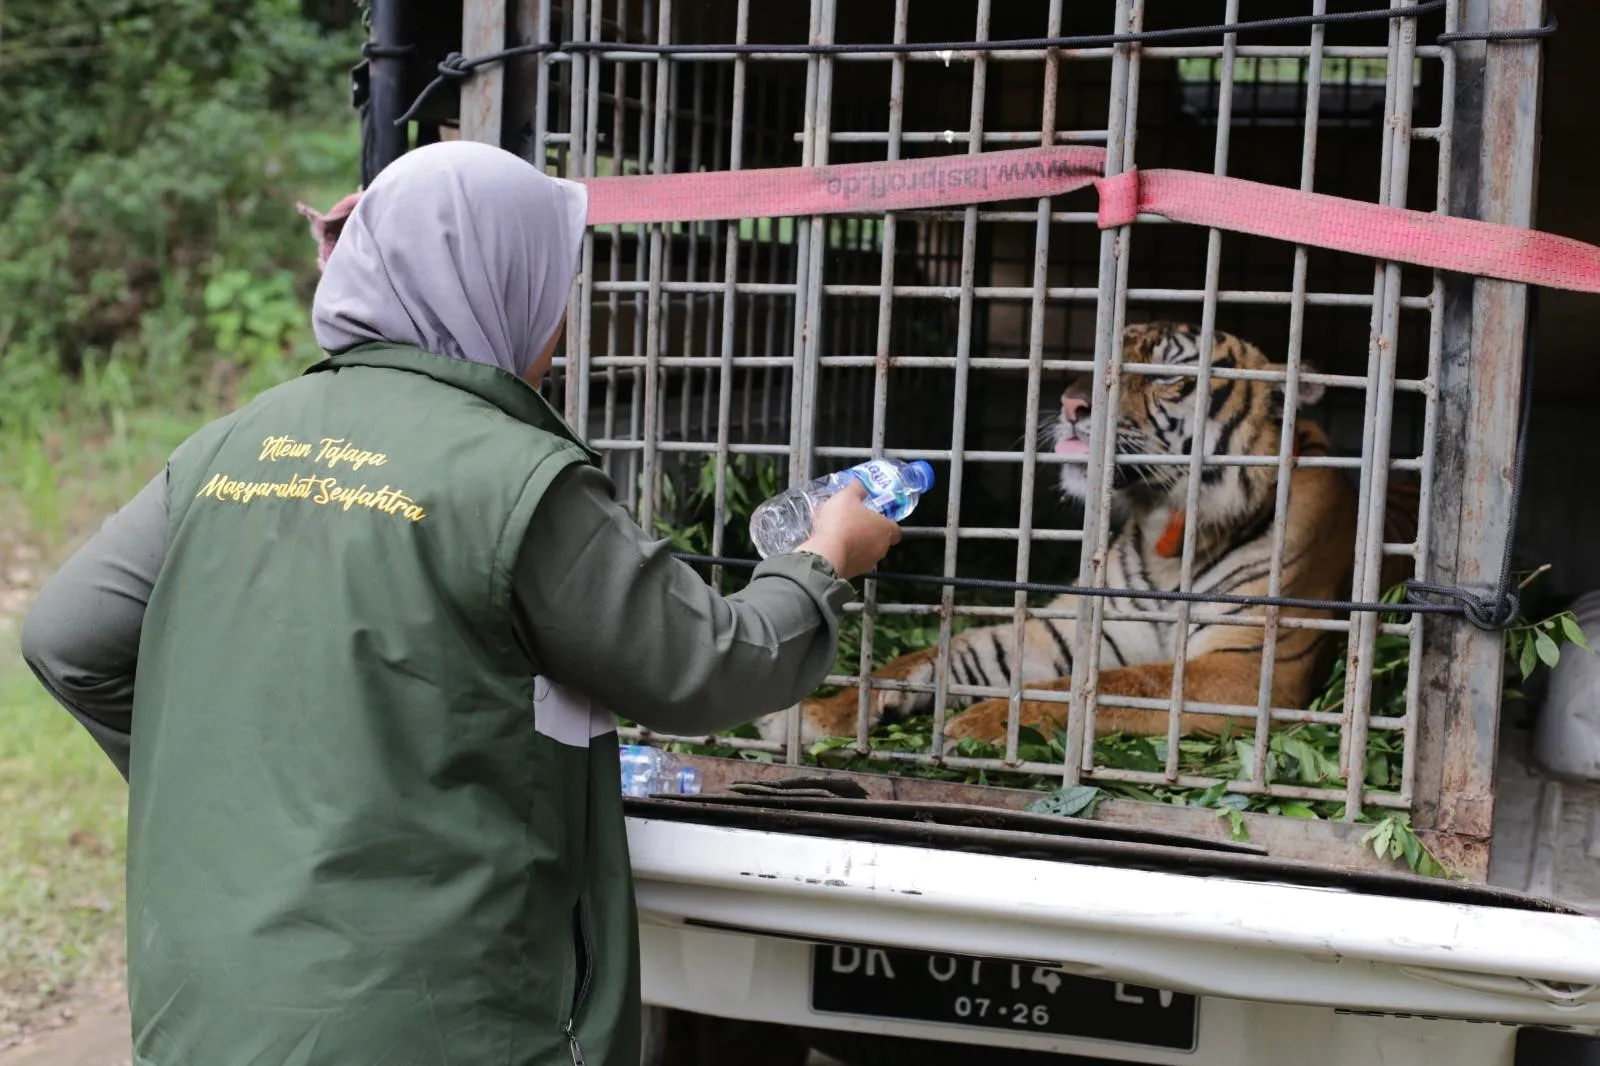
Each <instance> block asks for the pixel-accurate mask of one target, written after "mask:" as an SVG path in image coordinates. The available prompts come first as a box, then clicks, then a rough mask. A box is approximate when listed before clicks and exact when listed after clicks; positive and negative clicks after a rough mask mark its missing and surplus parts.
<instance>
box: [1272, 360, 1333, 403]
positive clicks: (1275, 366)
mask: <svg viewBox="0 0 1600 1066" xmlns="http://www.w3.org/2000/svg"><path fill="white" fill-rule="evenodd" d="M1267 369H1268V370H1271V371H1273V372H1275V373H1278V374H1282V373H1284V372H1286V371H1287V370H1288V369H1289V368H1288V366H1287V365H1286V364H1284V363H1268V364H1267ZM1316 372H1317V368H1316V367H1314V366H1312V365H1311V364H1310V363H1307V362H1305V361H1304V360H1301V362H1300V373H1301V374H1314V373H1316ZM1287 384H1288V383H1287V382H1283V381H1275V382H1273V383H1272V391H1274V392H1276V393H1277V394H1278V395H1280V396H1281V395H1283V391H1284V386H1285V385H1287ZM1323 391H1324V390H1323V387H1322V383H1321V382H1319V381H1306V380H1305V379H1304V378H1302V379H1301V381H1300V389H1299V393H1300V402H1299V403H1298V404H1297V405H1296V406H1297V407H1311V406H1314V405H1315V404H1318V403H1321V402H1322V394H1323Z"/></svg>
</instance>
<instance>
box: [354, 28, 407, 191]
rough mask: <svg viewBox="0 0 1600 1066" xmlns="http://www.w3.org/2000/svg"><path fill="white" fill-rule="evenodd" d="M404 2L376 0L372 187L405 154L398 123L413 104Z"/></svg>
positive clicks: (370, 55) (371, 55) (370, 111)
mask: <svg viewBox="0 0 1600 1066" xmlns="http://www.w3.org/2000/svg"><path fill="white" fill-rule="evenodd" d="M404 7H405V2H404V0H372V41H371V46H370V47H369V48H368V49H367V63H368V70H369V79H370V86H371V88H370V90H369V96H368V101H369V102H368V104H367V122H366V127H367V128H366V130H365V131H364V134H365V136H366V137H368V138H370V143H369V144H368V145H367V150H366V152H365V153H363V154H364V155H365V156H366V157H367V158H366V162H367V167H366V168H364V169H368V170H370V173H368V174H365V175H363V180H364V181H365V182H366V183H367V184H370V183H371V182H372V179H373V178H375V177H377V176H378V174H379V172H381V171H382V170H383V168H384V167H386V166H388V165H389V164H390V163H393V162H394V161H395V160H396V159H399V158H400V157H401V156H402V155H404V154H405V151H406V145H407V131H406V129H405V127H402V126H396V125H395V123H394V120H395V119H397V118H399V117H400V116H401V115H403V114H405V112H406V107H407V106H409V101H407V100H405V99H404V98H403V96H404V92H405V69H406V66H405V59H404V49H405V45H406V41H405V40H404V36H405V19H404V17H403V15H404V11H403V9H404Z"/></svg>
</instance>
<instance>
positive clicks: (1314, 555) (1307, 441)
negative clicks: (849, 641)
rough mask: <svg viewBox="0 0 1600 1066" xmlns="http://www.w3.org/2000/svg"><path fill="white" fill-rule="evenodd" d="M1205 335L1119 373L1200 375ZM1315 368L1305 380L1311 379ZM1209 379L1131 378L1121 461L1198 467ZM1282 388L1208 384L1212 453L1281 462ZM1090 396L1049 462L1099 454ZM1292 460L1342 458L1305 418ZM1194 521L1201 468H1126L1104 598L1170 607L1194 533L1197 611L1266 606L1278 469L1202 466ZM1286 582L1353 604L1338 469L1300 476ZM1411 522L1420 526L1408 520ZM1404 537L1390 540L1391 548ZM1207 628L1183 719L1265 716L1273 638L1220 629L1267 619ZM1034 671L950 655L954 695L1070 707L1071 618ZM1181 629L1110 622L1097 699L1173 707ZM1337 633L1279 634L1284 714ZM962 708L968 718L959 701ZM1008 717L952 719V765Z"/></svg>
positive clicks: (1127, 730)
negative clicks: (1016, 682) (1158, 592)
mask: <svg viewBox="0 0 1600 1066" xmlns="http://www.w3.org/2000/svg"><path fill="white" fill-rule="evenodd" d="M1201 341H1202V334H1201V331H1200V330H1199V329H1198V328H1197V327H1195V326H1193V325H1190V324H1187V323H1175V322H1154V323H1147V324H1139V325H1132V326H1129V327H1128V328H1127V329H1126V331H1125V333H1124V337H1123V351H1122V358H1123V362H1124V364H1151V365H1156V366H1168V367H1173V368H1179V367H1193V366H1195V365H1196V364H1198V363H1199V361H1200V357H1201ZM1211 365H1212V367H1214V368H1216V369H1221V370H1243V371H1271V372H1277V373H1282V372H1283V371H1284V370H1285V367H1284V365H1283V364H1280V363H1274V362H1272V361H1270V360H1269V359H1268V358H1267V356H1266V355H1265V354H1263V352H1262V351H1261V349H1260V348H1258V347H1257V346H1256V345H1254V344H1252V343H1250V342H1248V341H1245V340H1241V339H1240V338H1238V337H1236V336H1233V335H1232V334H1229V333H1224V332H1220V331H1216V332H1214V333H1213V340H1212V363H1211ZM1308 369H1309V368H1308ZM1197 386H1198V379H1197V377H1196V376H1195V375H1194V374H1193V373H1192V372H1191V373H1188V374H1181V373H1175V374H1171V375H1164V374H1160V373H1159V372H1145V373H1130V374H1126V375H1124V376H1123V377H1122V387H1121V391H1120V404H1119V407H1118V414H1117V418H1116V419H1115V421H1114V426H1115V433H1116V440H1115V450H1116V451H1117V452H1118V453H1119V454H1123V455H1131V454H1144V455H1175V456H1176V455H1187V453H1188V452H1189V450H1190V441H1191V438H1192V437H1193V436H1194V433H1195V431H1194V421H1195V418H1194V415H1195V398H1194V392H1195V389H1196V387H1197ZM1284 388H1285V382H1284V381H1283V380H1282V379H1280V380H1277V381H1268V380H1258V379H1255V378H1239V377H1223V378H1212V379H1211V380H1210V402H1209V404H1208V405H1207V410H1206V413H1205V431H1204V434H1203V436H1202V438H1201V439H1202V442H1203V448H1204V455H1205V456H1206V457H1217V456H1269V457H1274V458H1275V457H1276V456H1277V455H1278V451H1279V445H1280V441H1281V434H1282V423H1283V409H1284ZM1297 392H1298V401H1299V406H1300V407H1302V408H1304V407H1309V406H1311V405H1313V404H1316V403H1317V402H1318V401H1320V400H1321V398H1322V394H1323V389H1322V386H1321V385H1320V384H1319V383H1316V382H1310V381H1307V380H1305V379H1304V378H1301V379H1300V380H1299V382H1298V390H1297ZM1090 404H1091V379H1090V378H1089V377H1087V376H1079V377H1078V378H1077V379H1075V380H1073V381H1071V382H1069V383H1068V385H1067V387H1066V389H1065V391H1063V392H1062V394H1061V399H1060V413H1059V415H1057V416H1054V417H1053V418H1052V419H1051V421H1050V423H1049V424H1048V425H1047V426H1046V428H1045V430H1044V432H1043V433H1042V434H1041V438H1042V439H1041V441H1040V442H1039V446H1040V447H1044V446H1046V445H1048V446H1049V447H1050V448H1051V450H1052V451H1053V452H1054V453H1055V454H1057V455H1061V456H1065V457H1068V458H1069V459H1072V458H1075V457H1083V456H1087V455H1088V454H1089V450H1090V445H1091V443H1092V442H1091V440H1090V437H1089V425H1090V415H1091V413H1092V411H1091V406H1090ZM1294 432H1295V439H1294V442H1293V449H1292V451H1293V454H1294V455H1295V456H1298V457H1301V458H1310V457H1314V456H1326V455H1329V454H1331V451H1330V445H1329V440H1328V436H1327V434H1326V432H1325V431H1324V430H1323V429H1322V427H1321V426H1319V425H1318V424H1317V423H1316V422H1314V421H1311V420H1310V419H1306V418H1297V419H1296V422H1295V428H1294ZM1059 469H1060V475H1059V479H1060V481H1059V489H1060V492H1061V494H1062V495H1063V496H1064V497H1067V498H1069V499H1072V498H1076V499H1078V500H1083V499H1085V498H1086V497H1087V495H1088V491H1089V479H1088V468H1087V466H1086V465H1085V464H1084V463H1082V462H1065V463H1062V464H1061V466H1060V468H1059ZM1200 476H1201V484H1200V490H1199V493H1198V496H1197V501H1198V507H1197V508H1196V511H1195V513H1194V514H1187V513H1186V512H1185V504H1186V502H1187V495H1188V487H1189V466H1188V464H1187V463H1182V464H1148V465H1128V464H1117V465H1116V466H1114V467H1113V475H1112V484H1111V492H1112V495H1111V502H1112V510H1111V515H1110V523H1111V526H1110V530H1111V532H1110V535H1109V537H1108V544H1107V550H1106V557H1105V559H1106V562H1105V584H1106V586H1107V587H1109V588H1125V589H1133V590H1138V589H1163V590H1175V589H1177V588H1178V586H1179V577H1180V571H1181V569H1182V554H1183V541H1184V535H1185V527H1186V526H1193V527H1194V529H1193V537H1194V557H1193V571H1192V578H1193V580H1192V582H1191V586H1190V587H1191V589H1192V590H1193V591H1194V592H1196V593H1199V594H1202V595H1206V594H1216V595H1232V596H1260V595H1266V594H1267V593H1268V591H1269V589H1268V581H1269V569H1270V560H1271V556H1272V542H1273V519H1274V513H1275V510H1276V498H1277V488H1278V467H1277V464H1276V463H1273V464H1262V465H1236V466H1212V465H1206V466H1203V468H1202V470H1201V475H1200ZM1289 478H1290V481H1289V496H1288V506H1287V513H1286V519H1285V530H1284V544H1283V556H1282V559H1283V562H1282V583H1281V586H1280V591H1279V595H1281V596H1284V597H1290V598H1295V599H1302V600H1338V599H1345V598H1347V597H1348V595H1349V590H1350V585H1351V574H1352V571H1353V569H1354V557H1355V541H1356V525H1357V515H1358V508H1357V497H1356V492H1355V488H1354V486H1353V485H1352V483H1351V480H1350V478H1349V477H1348V476H1347V475H1346V474H1345V473H1344V472H1343V471H1341V470H1339V469H1337V468H1334V467H1327V466H1312V467H1307V466H1303V465H1295V466H1293V467H1291V471H1290V474H1289ZM1416 500H1417V497H1416V494H1415V488H1414V486H1413V485H1411V484H1408V483H1406V482H1404V481H1403V480H1397V481H1396V482H1395V483H1394V485H1393V487H1392V489H1391V491H1390V494H1389V500H1388V501H1387V502H1386V512H1385V521H1386V532H1385V538H1386V539H1388V540H1390V542H1391V543H1393V542H1394V540H1395V539H1399V540H1404V539H1405V538H1406V537H1407V536H1408V535H1409V537H1410V538H1412V539H1414V538H1415V529H1416V522H1415V508H1416ZM1408 511H1409V515H1410V517H1409V518H1408ZM1391 538H1392V539H1391ZM1408 566H1409V560H1407V559H1405V558H1404V557H1399V558H1391V559H1389V560H1386V565H1385V573H1384V575H1383V583H1384V587H1385V588H1388V587H1390V585H1391V584H1392V583H1394V582H1395V581H1397V580H1399V579H1400V578H1401V577H1403V576H1405V574H1406V573H1407V567H1408ZM1077 604H1078V601H1077V597H1076V596H1073V595H1070V594H1069V595H1062V596H1060V597H1058V598H1057V599H1055V600H1054V601H1053V602H1052V603H1051V604H1050V607H1051V608H1053V609H1056V610H1071V609H1073V608H1074V607H1075V606H1077ZM1105 608H1106V614H1107V615H1108V616H1111V615H1126V614H1127V613H1128V612H1133V611H1143V612H1150V611H1167V612H1171V611H1173V610H1175V609H1176V608H1177V604H1175V603H1173V602H1171V601H1160V600H1154V599H1150V598H1146V597H1141V596H1139V595H1138V594H1137V593H1136V592H1135V593H1133V594H1131V595H1127V596H1113V597H1109V598H1107V599H1106V600H1105ZM1195 609H1196V610H1198V611H1204V612H1205V613H1206V614H1207V615H1208V616H1209V617H1208V618H1205V619H1201V620H1197V621H1193V622H1191V623H1190V625H1189V627H1188V630H1189V638H1188V643H1187V645H1186V647H1185V649H1184V670H1183V690H1182V696H1183V699H1184V701H1185V702H1186V703H1210V704H1226V705H1233V706H1240V707H1254V706H1255V705H1256V703H1257V699H1258V695H1259V686H1260V678H1261V661H1262V653H1263V650H1264V649H1263V640H1264V636H1265V630H1264V629H1263V628H1262V627H1261V626H1259V625H1254V626H1251V625H1245V626H1240V625H1228V624H1223V623H1220V622H1217V621H1213V620H1211V619H1212V618H1216V617H1218V616H1240V617H1243V616H1252V617H1260V616H1262V614H1263V613H1264V611H1263V609H1262V608H1260V607H1246V606H1242V605H1229V604H1203V603H1202V604H1196V606H1195ZM1280 617H1285V618H1307V619H1310V618H1331V617H1333V612H1332V611H1331V610H1314V609H1307V608H1283V609H1282V610H1281V614H1280ZM1024 627H1025V628H1024V632H1023V637H1022V654H1021V657H1020V659H1019V658H1017V656H1016V648H1017V642H1016V628H1015V625H1014V624H1012V623H1007V624H1001V625H989V626H982V627H976V628H971V629H966V630H964V631H962V632H960V633H957V634H955V635H954V636H953V637H952V638H951V640H950V653H949V676H950V679H951V680H952V681H953V682H955V683H957V684H961V685H966V686H974V687H978V686H988V687H996V688H1005V687H1008V686H1009V685H1010V684H1011V681H1012V678H1013V677H1014V676H1015V675H1017V674H1020V675H1021V680H1022V685H1023V687H1025V688H1028V689H1033V690H1043V691H1056V692H1065V691H1068V690H1070V688H1071V686H1072V673H1073V656H1074V651H1075V649H1076V635H1077V622H1076V621H1075V620H1073V619H1058V618H1048V619H1039V618H1033V619H1029V620H1028V621H1026V622H1025V623H1024ZM1176 629H1177V626H1176V624H1175V623H1172V622H1165V621H1160V622H1158V621H1147V620H1130V619H1127V618H1125V617H1115V618H1113V617H1107V618H1106V620H1105V622H1104V625H1103V630H1102V639H1101V644H1100V673H1099V685H1098V688H1099V691H1100V692H1101V693H1102V694H1104V695H1107V696H1114V697H1115V696H1120V697H1144V698H1155V699H1163V700H1164V699H1168V698H1170V696H1171V694H1172V688H1173V677H1174V672H1175V664H1174V661H1173V660H1174V656H1175V655H1176V653H1177V648H1176V643H1177V641H1176V635H1175V634H1176ZM1330 636H1331V634H1330V632H1329V631H1328V630H1324V629H1313V628H1290V627H1285V628H1281V629H1279V631H1278V637H1277V647H1276V652H1275V662H1276V665H1275V667H1274V669H1273V671H1272V688H1271V693H1270V700H1271V703H1272V706H1274V707H1304V706H1306V704H1307V702H1308V701H1309V700H1310V697H1311V694H1312V688H1313V685H1314V684H1315V682H1316V681H1317V680H1318V679H1319V677H1320V676H1321V675H1322V674H1323V673H1325V671H1326V667H1327V658H1328V655H1327V653H1328V652H1330V651H1332V650H1333V649H1332V641H1331V640H1329V639H1328V638H1329V637H1330ZM936 654H937V649H936V648H925V649H922V650H919V651H915V652H911V653H908V654H905V655H902V656H900V657H899V658H897V659H894V660H893V661H891V662H889V663H887V664H886V665H884V666H883V667H881V668H879V669H878V670H876V671H875V672H874V673H873V674H872V676H873V677H874V678H878V679H885V680H898V681H905V682H910V683H913V684H923V685H928V684H931V683H932V681H933V679H934V671H935V668H936V662H935V657H936ZM952 702H953V703H954V704H955V705H956V706H959V705H960V703H961V702H962V701H960V700H953V701H952ZM931 703H932V697H931V695H930V694H929V693H927V692H910V691H889V690H874V692H873V693H872V695H871V697H870V698H869V701H868V708H869V715H870V724H871V725H877V724H879V723H888V722H894V721H898V720H902V719H904V718H906V717H909V716H911V715H916V714H922V713H926V712H927V711H928V710H930V709H931V707H930V705H931ZM858 707H859V696H858V693H857V691H856V690H855V689H853V688H847V689H844V690H843V691H840V692H838V693H837V694H835V695H833V696H831V697H826V698H821V699H809V700H806V701H804V702H803V703H802V704H801V708H800V717H801V729H802V732H801V740H802V743H805V744H811V743H814V742H815V741H816V740H818V739H820V738H822V737H825V736H849V735H853V734H854V732H855V727H856V719H857V715H858ZM1008 709H1009V708H1008V701H1007V700H1005V699H986V700H982V701H980V702H977V703H975V704H973V705H972V706H970V707H968V708H967V709H966V710H964V711H962V712H960V713H959V714H957V715H956V716H954V717H953V718H952V719H951V720H950V721H949V722H948V723H947V725H946V728H945V739H946V754H949V753H950V752H951V751H953V750H954V749H955V748H956V747H957V746H958V745H959V744H960V742H961V740H962V739H963V738H966V737H972V738H974V739H976V740H979V741H985V742H989V743H996V742H999V741H1000V740H1001V739H1002V738H1003V737H1004V736H1005V732H1006V727H1007V716H1008ZM1066 714H1067V704H1065V703H1061V702H1045V701H1040V700H1024V701H1022V704H1021V718H1020V720H1021V724H1022V725H1025V726H1030V727H1033V728H1035V729H1039V728H1044V727H1058V728H1059V727H1062V726H1064V724H1065V723H1064V718H1065V716H1066ZM1227 721H1228V718H1227V716H1225V715H1221V714H1214V713H1193V712H1191V713H1184V714H1182V715H1181V717H1180V730H1181V731H1182V732H1183V733H1184V734H1189V735H1212V736H1214V735H1217V734H1218V733H1220V732H1221V731H1222V730H1223V728H1224V726H1225V724H1226V722H1227ZM1167 726H1168V714H1167V712H1166V711H1164V710H1147V709H1138V708H1129V707H1111V706H1107V707H1100V708H1098V709H1097V711H1096V714H1095V734H1096V736H1105V735H1107V734H1112V733H1122V734H1129V735H1136V736H1156V735H1165V734H1166V732H1167ZM757 727H758V731H759V732H760V734H761V736H762V737H763V738H764V739H767V740H779V739H781V738H782V737H783V736H784V735H785V728H786V715H785V714H784V713H783V712H780V713H778V714H774V715H769V716H767V717H765V718H763V719H761V720H760V721H758V722H757Z"/></svg>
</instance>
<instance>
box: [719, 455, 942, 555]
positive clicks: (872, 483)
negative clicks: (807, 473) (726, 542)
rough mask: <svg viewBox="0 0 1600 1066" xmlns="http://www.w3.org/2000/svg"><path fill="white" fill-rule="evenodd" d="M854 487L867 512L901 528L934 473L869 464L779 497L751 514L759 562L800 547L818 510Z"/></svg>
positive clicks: (918, 466)
mask: <svg viewBox="0 0 1600 1066" xmlns="http://www.w3.org/2000/svg"><path fill="white" fill-rule="evenodd" d="M856 481H859V482H861V484H863V485H865V486H866V487H867V501H866V502H867V506H868V507H870V508H872V509H873V510H874V511H877V512H878V513H879V514H881V515H883V516H884V517H886V518H892V519H893V520H894V521H896V522H903V521H905V519H906V517H907V516H908V515H910V514H911V512H912V511H914V510H916V507H917V501H918V500H920V499H921V498H922V495H923V493H925V492H927V491H928V490H929V489H931V488H933V467H931V466H929V465H928V464H927V463H925V462H923V461H922V460H920V459H918V460H916V461H915V462H911V463H902V462H900V461H899V460H898V459H873V460H871V461H870V462H866V463H860V464H858V465H856V466H852V467H851V468H850V469H848V470H840V471H838V472H837V473H833V474H829V475H828V476H826V477H819V478H817V479H816V480H815V481H811V482H808V483H807V484H804V485H801V486H799V487H798V488H793V489H789V490H787V491H786V492H780V493H778V495H776V496H774V497H772V499H770V500H767V501H765V502H763V503H762V504H761V505H760V506H759V507H757V508H756V509H755V510H754V511H753V512H751V514H750V539H751V540H752V541H753V542H754V543H755V546H756V551H757V552H758V553H760V555H761V558H763V559H767V558H771V557H772V556H774V555H786V554H788V553H789V552H792V551H794V550H795V549H796V548H798V547H799V546H800V545H801V544H804V543H805V540H806V538H807V537H809V536H811V519H812V516H813V515H814V514H816V511H817V508H818V507H821V506H822V505H823V504H824V503H825V502H827V500H828V499H829V498H830V497H832V496H833V495H835V494H836V493H839V492H842V491H844V490H845V489H846V488H848V487H849V486H850V484H851V483H852V482H856Z"/></svg>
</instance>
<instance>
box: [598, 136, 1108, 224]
mask: <svg viewBox="0 0 1600 1066" xmlns="http://www.w3.org/2000/svg"><path fill="white" fill-rule="evenodd" d="M1105 165H1106V154H1105V152H1104V151H1103V150H1101V149H1099V148H1024V149H1020V150H1017V151H1010V152H985V153H982V154H980V155H942V156H934V157H933V158H931V159H914V160H903V161H895V162H888V163H845V164H841V165H837V166H830V167H782V168H775V169H766V170H728V171H702V172H700V173H696V174H648V175H640V176H637V177H625V178H586V179H584V181H583V183H584V184H585V185H587V186H589V224H590V225H591V226H603V225H606V224H608V223H618V222H621V223H627V222H709V221H712V220H715V219H735V218H781V217H784V216H788V215H841V214H857V215H862V214H879V213H881V212H884V211H903V210H906V209H909V208H928V207H952V206H955V207H964V206H966V205H967V204H981V203H989V202H991V201H994V200H1015V199H1018V198H1026V197H1039V196H1057V195H1060V194H1061V193H1066V192H1072V191H1073V190H1074V189H1082V188H1085V187H1087V186H1089V185H1092V184H1093V183H1094V182H1095V181H1096V180H1097V179H1098V178H1100V177H1101V175H1103V174H1104V173H1105Z"/></svg>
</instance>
